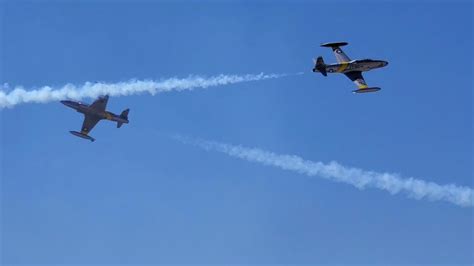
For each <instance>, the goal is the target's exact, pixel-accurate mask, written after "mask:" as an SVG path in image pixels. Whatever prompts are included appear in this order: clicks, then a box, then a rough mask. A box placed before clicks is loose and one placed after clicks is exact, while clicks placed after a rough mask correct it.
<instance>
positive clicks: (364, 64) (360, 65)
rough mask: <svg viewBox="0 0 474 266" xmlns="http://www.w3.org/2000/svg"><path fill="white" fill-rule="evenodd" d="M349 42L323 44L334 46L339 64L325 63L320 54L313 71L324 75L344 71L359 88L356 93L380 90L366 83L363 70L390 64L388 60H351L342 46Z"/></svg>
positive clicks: (323, 45) (324, 45) (333, 49)
mask: <svg viewBox="0 0 474 266" xmlns="http://www.w3.org/2000/svg"><path fill="white" fill-rule="evenodd" d="M347 44H348V43H347V42H333V43H323V44H321V47H330V48H332V51H333V52H334V55H335V56H336V60H337V64H325V63H324V60H323V57H322V56H319V57H318V58H317V59H316V60H314V63H315V66H314V68H313V72H320V73H321V74H323V76H327V73H343V74H344V75H346V76H347V77H348V78H349V79H350V80H352V81H353V82H354V83H355V84H356V85H357V87H358V89H357V90H354V91H353V92H354V93H364V92H375V91H379V90H380V88H379V87H369V86H368V85H367V83H365V80H364V77H363V76H362V72H365V71H369V70H371V69H375V68H381V67H384V66H386V65H388V62H387V61H384V60H372V59H362V60H351V59H349V57H348V56H347V55H346V54H345V53H344V52H343V51H342V49H341V48H340V47H341V46H344V45H347Z"/></svg>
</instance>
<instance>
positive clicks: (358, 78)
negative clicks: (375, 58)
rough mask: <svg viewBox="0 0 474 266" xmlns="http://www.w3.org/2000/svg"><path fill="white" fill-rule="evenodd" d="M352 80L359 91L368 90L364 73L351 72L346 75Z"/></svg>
mask: <svg viewBox="0 0 474 266" xmlns="http://www.w3.org/2000/svg"><path fill="white" fill-rule="evenodd" d="M344 74H345V75H346V76H347V77H348V78H349V79H350V80H352V81H353V82H354V83H355V84H356V85H357V87H358V88H359V90H363V89H367V88H368V87H369V86H367V83H365V80H364V77H363V76H362V72H360V71H351V72H347V73H344Z"/></svg>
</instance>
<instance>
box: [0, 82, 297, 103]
mask: <svg viewBox="0 0 474 266" xmlns="http://www.w3.org/2000/svg"><path fill="white" fill-rule="evenodd" d="M297 74H301V73H297ZM287 75H288V74H263V73H260V74H257V75H252V74H248V75H223V74H222V75H217V76H213V77H208V78H206V77H200V76H189V77H187V78H182V79H178V78H170V79H165V80H159V81H154V80H130V81H127V82H119V83H101V82H98V83H91V82H86V83H85V84H84V85H80V86H76V85H73V84H66V85H64V86H63V87H61V88H52V87H50V86H45V87H41V88H38V89H35V90H25V89H24V88H23V87H16V88H14V89H13V90H12V91H10V92H8V93H7V92H6V87H5V86H4V88H2V90H0V109H2V108H5V107H13V106H15V105H17V104H22V103H46V102H51V101H59V100H65V99H71V100H81V99H83V98H96V97H98V96H101V95H106V94H108V95H110V96H126V95H132V94H139V93H144V92H148V93H150V94H152V95H154V94H156V93H160V92H168V91H183V90H193V89H195V88H208V87H214V86H220V85H227V84H235V83H241V82H249V81H258V80H264V79H274V78H280V77H284V76H287Z"/></svg>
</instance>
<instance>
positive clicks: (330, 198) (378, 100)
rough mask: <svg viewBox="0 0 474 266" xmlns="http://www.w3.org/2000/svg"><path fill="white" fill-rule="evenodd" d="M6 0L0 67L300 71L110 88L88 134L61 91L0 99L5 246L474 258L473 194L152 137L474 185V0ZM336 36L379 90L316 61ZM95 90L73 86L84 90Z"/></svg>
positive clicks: (66, 73) (250, 257) (75, 76)
mask: <svg viewBox="0 0 474 266" xmlns="http://www.w3.org/2000/svg"><path fill="white" fill-rule="evenodd" d="M68 2H69V1H67V2H66V1H51V2H49V3H46V2H45V3H43V4H39V3H32V2H30V3H28V2H20V3H19V2H18V1H2V2H1V4H0V12H1V15H0V16H1V21H0V23H1V25H0V26H1V31H0V34H1V35H0V45H1V47H0V48H1V49H0V52H1V57H0V58H1V60H0V64H1V66H0V67H1V68H0V82H1V83H5V82H6V83H9V84H11V85H24V86H26V87H27V88H33V87H39V86H42V85H55V86H60V85H62V84H65V83H68V82H72V83H83V82H86V81H107V82H117V81H126V80H129V79H132V78H137V79H160V78H168V77H174V76H177V77H186V76H188V75H189V74H202V75H208V76H209V75H215V74H221V73H224V74H246V73H260V72H262V71H263V72H265V73H295V72H300V71H304V72H305V74H304V75H301V76H292V77H287V78H282V79H275V80H266V81H260V82H249V83H242V84H235V85H230V86H221V87H214V88H210V89H205V90H195V91H192V92H171V93H165V94H159V95H156V96H150V95H146V94H143V95H136V96H130V97H118V98H111V99H110V101H109V106H108V107H109V109H110V110H111V111H114V112H120V111H121V110H122V109H124V108H126V107H130V109H131V111H130V121H131V122H130V124H128V125H125V126H124V127H122V128H121V129H116V128H115V124H113V123H109V122H102V123H100V124H98V126H97V127H96V128H94V130H93V131H92V132H91V135H92V136H94V137H95V138H96V139H97V141H96V142H94V143H91V142H88V141H85V140H82V139H79V138H76V137H74V136H72V135H71V134H69V133H68V131H69V130H78V129H79V128H80V126H81V123H82V116H81V115H80V114H78V113H76V112H74V111H72V110H71V109H68V108H66V107H65V106H63V105H61V104H60V103H48V104H25V105H19V106H17V107H15V108H12V109H3V110H1V111H0V115H1V116H0V117H1V118H0V119H1V120H0V124H1V127H2V128H1V130H0V133H1V138H2V141H1V149H0V151H1V156H2V163H1V199H2V201H1V210H2V219H1V222H2V230H1V234H2V235H1V240H2V242H1V246H2V248H1V251H2V252H1V255H2V263H4V264H15V263H28V264H36V263H37V264H40V263H43V264H52V263H58V264H72V263H76V264H91V263H95V264H102V263H112V264H115V263H130V264H138V263H152V264H155V263H204V264H207V263H243V264H249V263H254V264H260V263H269V264H273V263H289V264H295V263H309V264H327V265H335V264H355V263H377V264H382V265H389V264H421V263H427V264H433V263H441V264H446V265H448V264H449V265H452V264H454V263H459V264H472V263H473V261H474V259H473V255H472V250H473V225H472V224H473V210H472V208H461V207H458V206H455V205H452V204H449V203H445V202H430V201H425V200H422V201H417V200H413V199H409V198H406V197H405V196H401V195H395V196H392V195H390V194H388V193H386V192H383V191H379V190H373V189H367V190H363V191H360V190H357V189H355V188H353V187H351V186H348V185H344V184H338V183H333V182H329V181H327V180H323V179H318V178H308V177H306V176H303V175H299V174H296V173H293V172H286V171H283V170H280V169H276V168H272V167H265V166H261V165H259V164H255V163H249V162H246V161H241V160H238V159H235V158H230V157H227V156H225V155H223V154H220V153H214V152H206V151H203V150H201V149H199V148H197V147H193V146H187V145H183V144H181V143H179V142H176V141H174V140H172V139H169V138H166V137H163V135H166V133H180V134H185V135H190V136H195V137H202V138H205V139H210V140H217V141H221V142H228V143H233V144H242V145H245V146H252V147H259V148H262V149H265V150H270V151H274V152H277V153H281V154H297V155H299V156H302V157H303V158H305V159H308V160H312V161H324V162H328V161H331V160H336V161H338V162H340V163H342V164H344V165H347V166H355V167H360V168H362V169H366V170H375V171H380V172H383V171H389V172H396V173H400V174H401V175H403V176H413V177H417V178H421V179H424V180H427V181H433V182H436V183H439V184H448V183H455V184H457V185H464V186H469V187H472V186H473V184H472V180H473V168H472V165H473V157H472V143H473V142H472V141H473V139H472V136H473V132H472V121H473V120H472V119H473V117H472V100H473V98H472V88H473V86H472V85H473V83H472V73H473V68H472V59H473V54H472V49H473V39H472V35H473V26H472V25H473V23H472V22H473V20H472V17H473V5H472V4H471V3H470V2H464V3H463V2H457V3H451V2H446V3H440V2H438V3H431V2H423V1H422V2H419V3H403V4H399V3H395V2H384V3H376V2H375V1H374V2H367V3H364V4H351V3H343V2H337V3H333V4H324V3H312V2H310V1H303V2H299V3H293V1H287V2H279V3H272V2H260V3H254V2H253V1H248V2H237V1H232V2H227V3H218V2H202V3H201V2H200V3H197V2H194V1H192V2H191V1H190V2H187V1H179V2H178V3H168V2H152V1H146V2H145V1H144V2H141V3H132V2H128V3H127V2H115V3H114V2H111V1H100V2H101V3H93V2H92V1H76V2H74V3H71V2H69V3H68ZM328 41H348V42H349V43H350V45H349V46H347V47H346V48H345V52H346V53H347V54H348V55H349V56H350V57H351V58H353V59H357V58H373V59H383V60H387V61H389V62H390V64H389V65H388V66H387V67H386V68H384V69H380V70H374V71H372V72H369V73H366V74H365V78H366V81H367V82H368V84H369V85H373V86H380V87H382V90H381V91H380V92H379V93H375V94H370V95H354V94H352V93H351V92H350V91H351V90H353V89H354V85H353V84H352V82H350V80H348V79H347V78H345V77H343V76H338V75H332V76H329V77H326V78H325V77H323V76H321V75H316V74H314V73H311V68H312V67H313V65H312V61H311V59H312V58H313V57H316V56H318V55H322V56H324V58H325V61H326V62H334V61H335V59H334V56H333V55H332V52H331V51H330V50H329V49H324V48H320V47H319V44H320V43H322V42H328ZM91 100H92V99H87V101H91Z"/></svg>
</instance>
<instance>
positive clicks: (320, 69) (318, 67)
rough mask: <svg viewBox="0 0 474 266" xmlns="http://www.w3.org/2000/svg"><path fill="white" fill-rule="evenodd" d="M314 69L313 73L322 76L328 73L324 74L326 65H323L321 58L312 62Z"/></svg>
mask: <svg viewBox="0 0 474 266" xmlns="http://www.w3.org/2000/svg"><path fill="white" fill-rule="evenodd" d="M314 64H315V65H314V68H313V72H316V71H318V72H321V74H323V76H327V75H328V73H327V72H326V64H325V63H324V59H323V57H322V56H320V57H318V58H317V59H316V60H314Z"/></svg>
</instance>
